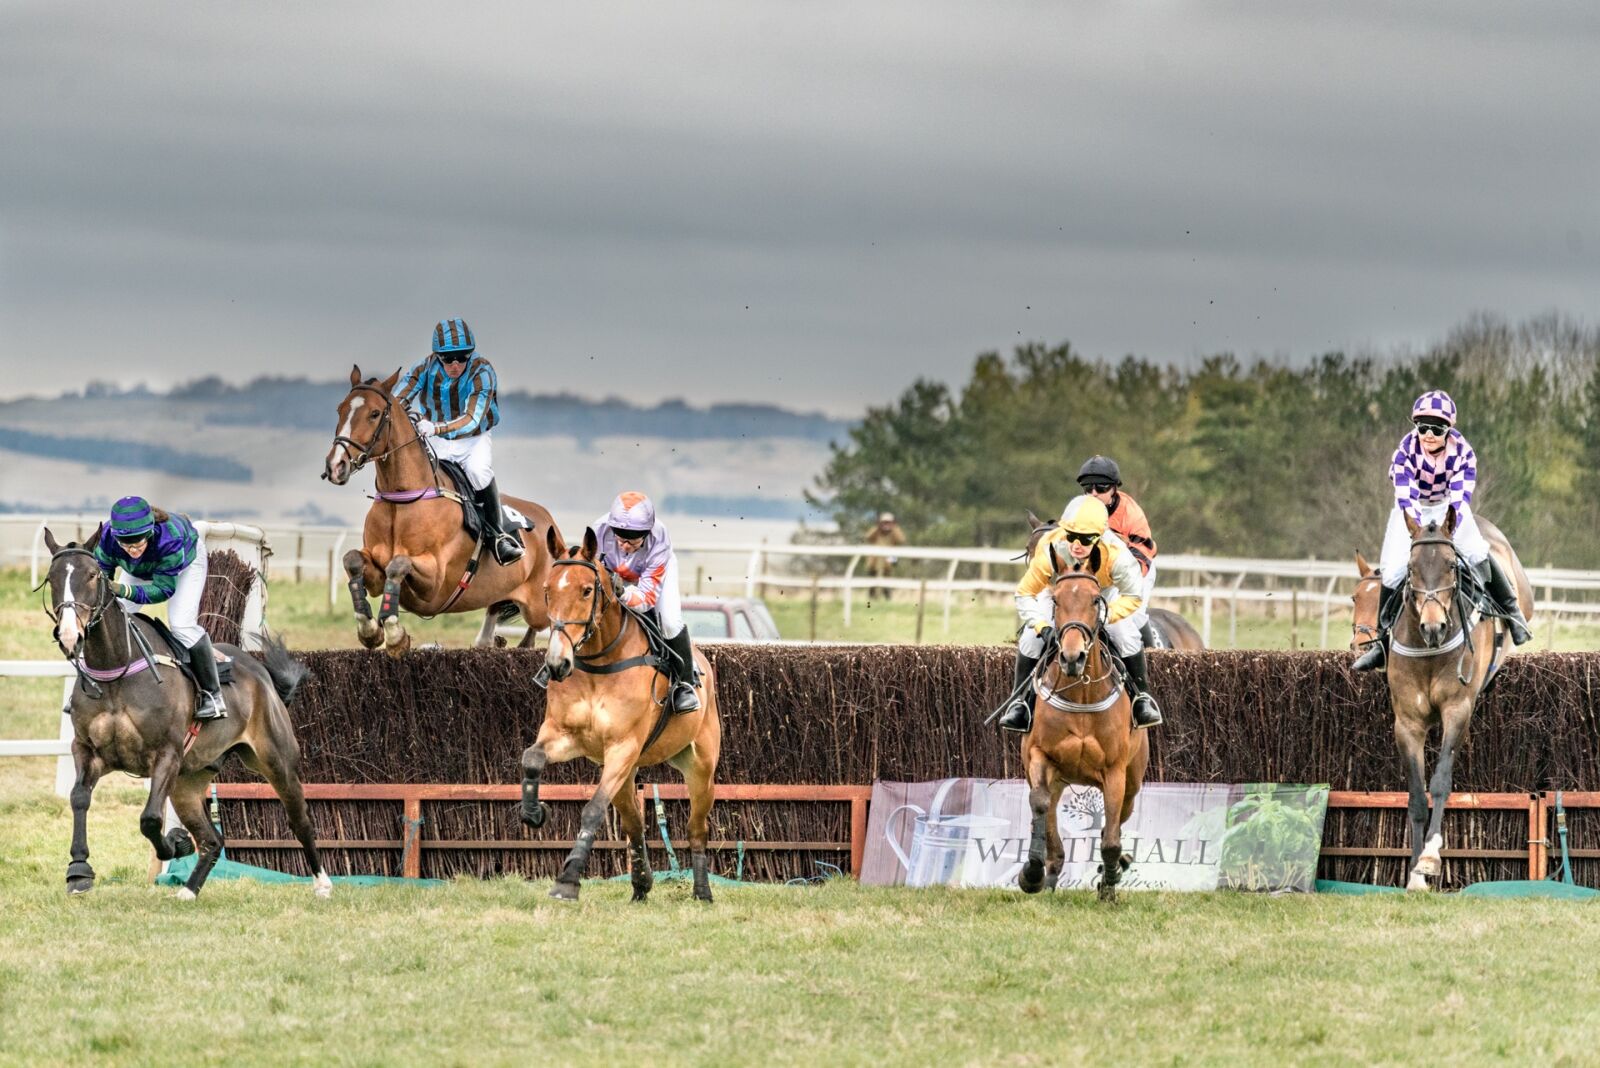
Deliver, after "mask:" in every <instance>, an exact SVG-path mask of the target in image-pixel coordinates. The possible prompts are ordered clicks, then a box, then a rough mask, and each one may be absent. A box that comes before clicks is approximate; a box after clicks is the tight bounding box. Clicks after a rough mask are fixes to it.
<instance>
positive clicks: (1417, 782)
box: [1394, 710, 1428, 890]
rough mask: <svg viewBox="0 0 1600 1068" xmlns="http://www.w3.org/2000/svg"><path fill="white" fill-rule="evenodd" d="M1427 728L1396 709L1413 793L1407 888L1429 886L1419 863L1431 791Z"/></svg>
mask: <svg viewBox="0 0 1600 1068" xmlns="http://www.w3.org/2000/svg"><path fill="white" fill-rule="evenodd" d="M1427 730H1428V728H1427V725H1426V724H1424V723H1422V722H1421V721H1419V720H1415V719H1412V718H1410V717H1409V716H1405V717H1402V715H1401V713H1400V712H1399V710H1396V712H1395V719H1394V744H1395V748H1397V749H1398V750H1399V751H1400V761H1401V763H1403V764H1404V765H1405V768H1406V788H1407V790H1408V791H1409V794H1410V796H1409V799H1408V801H1407V804H1406V816H1407V822H1408V823H1410V825H1411V864H1410V865H1409V866H1408V867H1407V869H1406V870H1407V871H1408V872H1410V877H1409V878H1408V879H1407V880H1406V889H1407V890H1426V889H1428V879H1427V875H1426V873H1424V872H1422V871H1419V870H1418V867H1417V862H1418V860H1419V858H1420V857H1421V856H1422V847H1423V841H1424V839H1426V837H1427V828H1428V791H1427V786H1426V782H1427V779H1426V777H1425V775H1424V771H1425V765H1424V763H1423V761H1424V759H1425V753H1424V749H1423V745H1424V743H1425V742H1426V741H1427Z"/></svg>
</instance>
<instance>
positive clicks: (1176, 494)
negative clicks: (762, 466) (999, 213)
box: [807, 313, 1600, 567]
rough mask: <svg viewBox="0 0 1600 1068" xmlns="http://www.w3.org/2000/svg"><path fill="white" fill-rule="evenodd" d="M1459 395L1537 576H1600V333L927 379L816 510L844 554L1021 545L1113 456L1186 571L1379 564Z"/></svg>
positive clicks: (1557, 319)
mask: <svg viewBox="0 0 1600 1068" xmlns="http://www.w3.org/2000/svg"><path fill="white" fill-rule="evenodd" d="M1427 389H1444V390H1448V391H1449V392H1450V394H1451V396H1452V397H1454V398H1455V400H1456V403H1457V406H1458V408H1459V411H1460V422H1459V426H1460V429H1461V430H1462V432H1463V433H1464V434H1465V435H1466V437H1467V439H1468V440H1469V441H1470V442H1471V443H1472V446H1473V448H1474V449H1475V450H1476V452H1477V455H1478V488H1477V494H1476V496H1475V498H1474V506H1475V508H1476V510H1477V511H1478V512H1479V513H1480V514H1482V515H1484V516H1486V517H1487V518H1489V519H1492V520H1493V521H1494V522H1495V523H1497V524H1499V525H1500V527H1501V528H1502V529H1503V530H1505V532H1506V534H1507V536H1508V537H1510V538H1511V540H1512V543H1513V544H1514V545H1515V546H1516V547H1517V550H1518V552H1519V553H1520V555H1521V556H1522V558H1523V561H1524V563H1526V564H1528V565H1530V566H1533V565H1539V564H1544V563H1546V562H1554V563H1556V564H1558V565H1563V566H1569V567H1600V538H1597V537H1596V535H1595V531H1596V530H1597V529H1600V329H1597V328H1595V327H1590V326H1586V325H1584V324H1581V323H1578V322H1576V321H1574V320H1572V319H1571V318H1569V317H1567V316H1564V315H1561V314H1558V313H1550V314H1548V315H1544V316H1540V317H1537V318H1533V319H1529V320H1526V321H1523V322H1521V323H1516V324H1511V323H1508V322H1506V321H1504V320H1502V319H1500V318H1498V317H1495V316H1491V315H1477V316H1474V317H1472V318H1470V319H1468V320H1466V321H1465V322H1463V323H1462V324H1460V325H1459V326H1457V327H1456V328H1455V329H1453V330H1451V331H1450V333H1449V334H1448V335H1447V336H1446V337H1445V338H1444V339H1443V340H1442V341H1439V342H1437V343H1435V344H1433V345H1430V346H1428V347H1427V348H1425V349H1420V350H1409V349H1397V350H1394V351H1390V352H1385V353H1370V354H1359V355H1354V356H1350V355H1346V354H1344V353H1339V352H1333V353H1327V354H1324V355H1322V356H1319V357H1317V358H1315V359H1312V360H1310V361H1309V362H1306V363H1303V364H1298V365H1297V364H1292V363H1290V362H1286V361H1281V360H1254V361H1249V362H1247V361H1244V360H1241V359H1239V358H1238V357H1236V356H1234V355H1232V354H1226V353H1225V354H1218V355H1214V356H1211V357H1209V358H1206V359H1203V360H1201V361H1200V362H1199V363H1198V364H1197V365H1194V366H1190V367H1187V368H1185V367H1178V366H1174V365H1170V364H1158V363H1156V362H1153V361H1151V360H1148V359H1143V358H1137V357H1132V356H1130V357H1127V358H1125V359H1123V360H1120V361H1117V362H1111V361H1105V360H1091V359H1087V358H1085V357H1084V356H1082V355H1081V354H1079V353H1078V352H1076V351H1075V350H1074V349H1073V348H1072V346H1071V345H1070V344H1069V343H1066V342H1063V343H1061V344H1059V345H1055V346H1053V347H1052V346H1047V345H1045V344H1041V343H1032V344H1026V345H1021V346H1018V347H1017V348H1016V349H1015V351H1014V352H1013V353H1012V354H1011V356H1010V358H1009V359H1006V358H1004V357H1002V356H1001V355H1000V354H999V353H998V352H986V353H983V354H981V355H979V356H978V358H977V360H976V362H975V363H974V364H973V368H972V374H971V377H970V378H969V379H968V381H967V382H966V383H965V384H964V385H962V386H960V387H959V388H952V387H951V386H948V385H946V384H944V383H941V382H934V381H929V380H926V379H919V380H918V381H916V382H914V383H913V384H912V385H911V386H910V387H909V388H907V389H906V390H905V392H904V393H903V394H901V396H900V397H899V399H898V400H897V401H895V402H894V403H893V404H890V405H886V406H883V407H879V408H872V409H869V411H868V412H867V414H866V417H865V418H864V419H862V421H861V422H860V423H859V424H857V425H856V426H855V427H853V428H852V429H851V430H850V431H849V435H848V438H847V440H845V441H844V442H842V443H838V444H835V445H834V446H833V450H832V455H831V458H830V460H829V462H828V464H827V466H826V468H825V469H824V471H823V472H822V474H821V475H819V476H818V478H817V480H816V485H815V488H814V490H813V491H811V492H809V493H808V494H807V497H808V499H809V500H810V501H811V503H812V504H813V505H815V506H817V507H820V508H822V509H824V510H825V511H827V512H828V513H830V514H832V515H833V517H834V518H835V519H836V520H837V521H838V523H839V526H840V529H841V531H843V532H844V534H845V536H847V537H852V536H855V535H858V534H859V533H861V532H862V531H864V530H865V529H866V527H867V526H868V525H869V524H870V523H871V522H872V519H873V517H874V516H875V515H876V514H877V513H878V512H879V511H882V510H888V511H892V512H894V513H895V516H896V518H897V519H898V520H899V521H900V523H901V525H902V526H903V527H904V528H905V530H906V532H907V534H908V536H909V537H910V538H911V540H912V542H913V543H920V544H927V545H1012V544H1016V543H1018V542H1019V541H1020V540H1021V538H1022V536H1023V533H1024V530H1023V523H1022V514H1023V510H1024V509H1025V508H1032V509H1034V510H1035V511H1037V512H1038V513H1039V514H1040V515H1041V516H1046V517H1053V516H1054V515H1056V514H1059V511H1060V509H1061V506H1062V505H1063V504H1064V503H1065V502H1066V500H1067V499H1068V498H1069V497H1070V496H1071V495H1073V494H1075V493H1076V492H1078V490H1077V486H1076V484H1075V482H1074V478H1075V476H1076V475H1077V471H1078V467H1079V465H1080V464H1081V463H1082V462H1083V461H1084V460H1085V459H1086V458H1088V457H1089V456H1090V455H1092V454H1094V453H1097V452H1099V453H1105V454H1106V455H1109V456H1111V457H1113V458H1115V459H1116V460H1117V462H1118V463H1119V464H1120V465H1121V468H1122V475H1123V481H1124V486H1125V488H1126V489H1127V490H1128V492H1130V493H1132V494H1133V495H1134V496H1135V497H1136V498H1137V499H1138V500H1139V501H1140V503H1141V504H1143V505H1144V507H1145V510H1146V511H1147V512H1148V513H1149V515H1150V520H1151V523H1152V525H1153V527H1154V530H1155V535H1156V538H1157V541H1158V542H1159V543H1160V545H1161V547H1162V549H1163V551H1167V552H1174V551H1178V552H1184V551H1193V552H1205V553H1211V554H1215V555H1228V556H1267V557H1307V556H1316V557H1320V558H1323V559H1329V558H1336V557H1342V556H1346V555H1348V554H1349V553H1350V552H1352V551H1353V550H1355V549H1357V548H1360V549H1362V550H1364V551H1365V552H1367V553H1368V554H1369V556H1373V557H1374V558H1375V554H1376V553H1377V550H1378V545H1379V544H1380V542H1381V541H1382V537H1383V524H1384V522H1385V520H1386V518H1387V515H1388V512H1389V509H1390V507H1391V506H1392V504H1393V491H1392V489H1391V487H1390V484H1389V479H1388V466H1389V459H1390V457H1391V456H1392V455H1393V452H1394V449H1395V447H1396V445H1397V444H1398V443H1399V440H1400V438H1401V436H1402V435H1403V434H1404V433H1405V432H1406V431H1407V430H1409V429H1410V412H1411V402H1412V400H1413V399H1415V397H1416V396H1417V395H1418V394H1419V393H1421V392H1423V391H1424V390H1427Z"/></svg>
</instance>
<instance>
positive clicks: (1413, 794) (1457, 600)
mask: <svg viewBox="0 0 1600 1068" xmlns="http://www.w3.org/2000/svg"><path fill="white" fill-rule="evenodd" d="M1477 521H1478V529H1479V530H1480V531H1482V532H1483V536H1484V539H1485V540H1487V541H1488V542H1489V551H1490V552H1492V553H1494V554H1495V556H1496V557H1498V558H1499V560H1500V563H1501V566H1503V567H1505V568H1506V569H1507V573H1508V574H1510V575H1512V576H1513V579H1514V581H1515V582H1516V584H1517V596H1518V598H1519V603H1521V604H1522V605H1525V606H1527V607H1528V609H1529V613H1528V614H1529V615H1530V616H1531V614H1532V613H1531V608H1532V605H1533V588H1532V585H1531V584H1530V583H1529V582H1528V576H1527V573H1526V572H1525V571H1524V570H1523V568H1522V563H1521V561H1520V560H1518V559H1517V554H1516V551H1515V550H1514V549H1512V547H1511V543H1510V541H1508V540H1507V539H1506V536H1505V535H1504V534H1503V533H1501V531H1500V529H1499V528H1498V527H1496V526H1495V525H1494V524H1492V523H1490V522H1489V521H1488V520H1486V519H1484V518H1482V517H1481V516H1479V517H1477ZM1406 528H1407V530H1409V531H1410V533H1411V556H1410V561H1409V563H1408V565H1407V570H1406V585H1405V590H1404V592H1403V594H1402V597H1403V600H1402V604H1401V608H1400V616H1399V618H1398V619H1397V620H1396V621H1395V623H1394V630H1393V634H1392V636H1391V640H1390V647H1389V658H1388V661H1387V665H1386V670H1385V674H1386V676H1387V681H1388V687H1389V706H1390V708H1391V709H1392V711H1393V713H1394V740H1395V747H1396V749H1397V750H1398V752H1399V754H1400V760H1401V763H1402V764H1403V765H1404V766H1405V769H1406V780H1407V787H1408V790H1409V793H1410V799H1409V803H1408V805H1407V816H1408V819H1409V822H1410V827H1411V862H1410V867H1409V874H1408V875H1407V878H1406V889H1407V890H1414V891H1419V892H1420V891H1427V890H1428V889H1429V882H1428V880H1429V879H1437V878H1438V877H1439V875H1440V872H1441V871H1442V860H1441V851H1442V849H1443V847H1444V835H1443V833H1442V829H1441V828H1442V826H1443V822H1444V811H1445V805H1446V803H1447V802H1448V801H1449V798H1450V786H1451V779H1452V776H1453V773H1454V764H1455V756H1456V751H1457V750H1458V749H1459V748H1460V747H1461V743H1462V741H1463V740H1464V739H1465V738H1466V736H1467V729H1468V727H1469V726H1470V724H1471V722H1472V712H1473V709H1474V708H1475V707H1476V704H1477V700H1478V696H1479V695H1480V694H1481V693H1483V692H1484V690H1485V689H1486V688H1487V686H1488V684H1489V682H1490V681H1491V680H1492V679H1493V669H1494V667H1495V665H1496V662H1497V659H1498V653H1499V649H1500V648H1501V646H1502V644H1503V642H1504V640H1505V637H1506V635H1505V634H1504V624H1501V623H1498V621H1497V620H1495V619H1494V618H1493V617H1481V616H1478V615H1477V613H1476V612H1475V611H1474V610H1473V609H1472V608H1471V607H1470V606H1469V604H1468V598H1466V597H1464V596H1463V595H1462V591H1461V590H1460V588H1459V578H1460V575H1461V573H1462V571H1461V569H1460V567H1459V566H1458V558H1457V555H1456V551H1455V547H1454V545H1453V544H1452V542H1451V536H1452V535H1453V534H1454V533H1455V513H1454V511H1451V512H1450V513H1449V515H1447V516H1446V518H1445V523H1444V525H1443V527H1440V526H1439V525H1438V524H1437V523H1430V524H1428V525H1427V526H1426V527H1422V526H1419V525H1418V524H1417V523H1416V522H1415V521H1414V520H1413V519H1412V518H1411V517H1410V516H1407V517H1406ZM1356 566H1357V568H1358V569H1359V570H1360V572H1361V578H1360V579H1359V581H1358V582H1357V583H1356V591H1355V594H1354V595H1353V596H1352V598H1351V600H1352V602H1353V613H1352V615H1353V619H1352V628H1351V641H1350V647H1351V649H1352V650H1353V651H1360V650H1362V649H1365V648H1366V647H1367V646H1369V645H1371V644H1372V643H1373V642H1375V641H1378V640H1380V631H1379V622H1378V587H1379V584H1380V582H1381V576H1380V575H1379V573H1378V572H1377V571H1376V570H1375V569H1374V568H1373V567H1372V566H1371V565H1370V564H1368V563H1367V561H1366V558H1365V557H1363V556H1362V555H1361V554H1360V553H1356ZM1419 583H1420V584H1421V585H1418V584H1419ZM1497 631H1499V632H1500V633H1498V634H1497ZM1457 649H1459V650H1460V653H1459V654H1457V655H1451V654H1452V653H1455V652H1456V650H1457ZM1436 723H1437V724H1439V725H1440V735H1441V736H1440V741H1439V759H1438V762H1437V763H1436V764H1435V766H1434V769H1433V778H1432V780H1431V781H1430V780H1428V779H1427V778H1426V772H1427V759H1426V753H1425V746H1426V743H1427V738H1428V731H1429V729H1430V728H1431V727H1432V726H1433V725H1434V724H1436ZM1430 795H1431V800H1432V806H1433V812H1432V816H1431V818H1430V815H1429V812H1428V807H1429V800H1430Z"/></svg>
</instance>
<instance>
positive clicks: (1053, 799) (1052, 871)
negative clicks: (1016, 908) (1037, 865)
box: [1044, 776, 1067, 890]
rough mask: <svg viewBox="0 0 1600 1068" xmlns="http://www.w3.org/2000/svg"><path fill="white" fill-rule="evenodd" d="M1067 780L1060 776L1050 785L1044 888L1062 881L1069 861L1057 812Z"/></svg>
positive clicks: (1045, 830) (1048, 888) (1050, 887)
mask: <svg viewBox="0 0 1600 1068" xmlns="http://www.w3.org/2000/svg"><path fill="white" fill-rule="evenodd" d="M1066 788H1067V781H1066V780H1065V779H1063V778H1060V777H1059V776H1058V777H1057V778H1056V780H1055V782H1053V783H1051V785H1050V815H1049V817H1048V818H1047V819H1046V820H1045V821H1044V833H1045V841H1044V844H1045V865H1044V888H1045V889H1046V890H1054V889H1055V888H1056V887H1057V886H1058V885H1059V884H1060V882H1061V869H1062V868H1064V867H1065V866H1066V863H1067V850H1066V847H1065V846H1064V845H1063V844H1062V842H1061V821H1060V820H1059V819H1058V818H1057V817H1056V813H1058V812H1060V811H1061V793H1062V791H1064V790H1065V789H1066Z"/></svg>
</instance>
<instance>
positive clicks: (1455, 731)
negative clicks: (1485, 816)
mask: <svg viewBox="0 0 1600 1068" xmlns="http://www.w3.org/2000/svg"><path fill="white" fill-rule="evenodd" d="M1471 719H1472V701H1471V699H1470V698H1469V699H1468V700H1466V701H1458V702H1456V703H1454V704H1451V705H1447V706H1445V708H1444V709H1443V720H1444V730H1443V736H1442V737H1441V738H1440V740H1439V762H1438V763H1437V764H1436V765H1434V769H1433V781H1432V782H1430V783H1429V784H1428V791H1429V793H1431V794H1432V795H1433V814H1432V817H1431V818H1430V819H1429V821H1428V837H1427V841H1426V842H1424V843H1423V846H1422V853H1421V855H1420V856H1418V857H1417V862H1416V869H1415V870H1416V871H1417V872H1420V873H1421V874H1423V875H1425V876H1427V877H1429V878H1434V879H1437V878H1438V877H1439V874H1440V872H1441V871H1443V868H1444V862H1443V860H1442V859H1441V857H1440V851H1441V850H1442V849H1443V848H1444V812H1445V807H1446V806H1447V805H1448V804H1449V803H1450V783H1451V780H1452V779H1453V778H1454V774H1455V760H1456V749H1457V748H1458V747H1459V746H1460V745H1461V739H1462V738H1463V737H1464V736H1465V735H1466V733H1467V724H1468V722H1470V721H1471Z"/></svg>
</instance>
